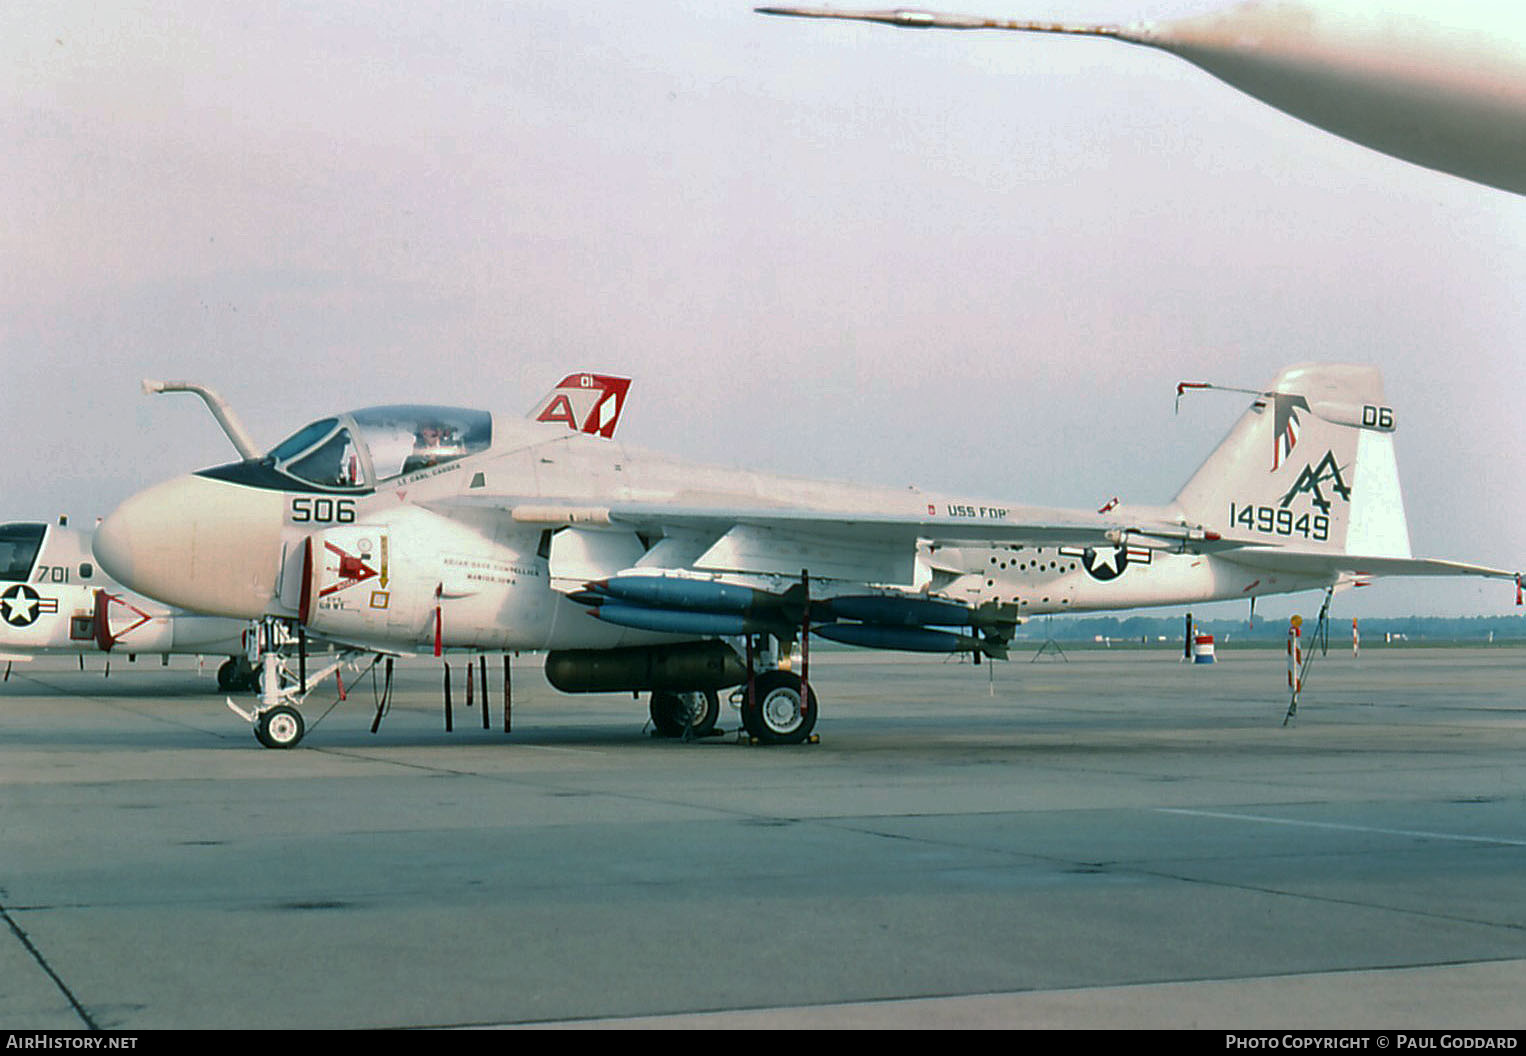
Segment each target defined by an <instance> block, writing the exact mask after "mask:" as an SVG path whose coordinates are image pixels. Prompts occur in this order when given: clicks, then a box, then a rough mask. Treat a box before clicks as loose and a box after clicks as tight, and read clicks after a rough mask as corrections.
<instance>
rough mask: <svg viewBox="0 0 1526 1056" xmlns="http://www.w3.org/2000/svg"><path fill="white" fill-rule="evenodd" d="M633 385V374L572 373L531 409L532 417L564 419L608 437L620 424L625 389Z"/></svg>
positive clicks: (571, 426)
mask: <svg viewBox="0 0 1526 1056" xmlns="http://www.w3.org/2000/svg"><path fill="white" fill-rule="evenodd" d="M630 387H631V379H630V378H617V377H613V376H611V375H608V374H568V375H567V376H566V377H565V378H563V379H562V380H561V381H559V382H557V385H556V388H554V389H552V390H551V391H550V392H548V393H546V395H545V396H544V397H542V399H541V400H540V402H539V403H537V404H536V405H535V406H534V407H532V408H531V409H530V414H529V417H530V418H531V419H532V420H534V421H537V422H561V423H562V424H563V425H565V426H567V428H569V429H571V430H573V431H574V432H578V433H588V434H590V435H593V436H602V437H604V438H605V439H606V440H607V439H609V438H610V437H613V436H614V435H615V427H616V426H617V425H619V424H620V412H621V411H622V410H623V409H624V408H625V393H626V391H627V390H628V389H629V388H630Z"/></svg>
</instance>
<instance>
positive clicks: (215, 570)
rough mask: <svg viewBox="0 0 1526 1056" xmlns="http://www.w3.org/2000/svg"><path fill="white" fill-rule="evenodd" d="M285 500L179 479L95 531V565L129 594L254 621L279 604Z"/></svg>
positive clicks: (130, 503) (126, 506)
mask: <svg viewBox="0 0 1526 1056" xmlns="http://www.w3.org/2000/svg"><path fill="white" fill-rule="evenodd" d="M284 499H285V497H284V496H283V495H282V493H281V492H279V491H268V490H264V489H259V488H250V487H244V486H241V485H237V484H230V483H227V482H226V481H221V480H212V479H209V478H207V477H200V476H186V477H177V478H176V479H174V480H170V481H166V482H165V483H163V484H159V485H157V486H155V487H152V488H149V489H148V490H147V491H144V492H140V493H138V494H137V495H134V496H133V497H132V498H130V499H128V500H127V501H126V502H124V503H123V504H122V505H121V506H120V507H118V509H117V510H116V512H115V513H113V514H112V515H111V516H110V517H107V518H106V520H105V521H103V522H102V523H101V526H100V527H99V528H97V529H96V533H95V542H94V549H95V559H96V561H97V562H98V563H99V564H100V566H101V568H102V569H104V570H105V572H106V574H107V575H109V576H111V577H112V578H113V579H115V580H116V581H117V582H119V583H121V584H122V585H123V586H125V587H127V588H128V589H129V590H135V591H137V592H138V593H140V594H146V595H148V596H149V597H151V598H156V599H158V600H159V601H163V602H166V603H168V604H170V605H179V606H181V607H182V608H187V609H194V610H196V611H197V612H203V613H208V614H211V615H215V616H233V617H238V618H241V619H253V618H254V617H256V616H260V615H262V614H263V613H265V612H266V610H267V609H268V608H270V607H271V606H272V603H273V602H274V600H275V595H276V589H277V578H278V576H279V574H280V567H281V521H282V515H283V510H284V506H285V501H284Z"/></svg>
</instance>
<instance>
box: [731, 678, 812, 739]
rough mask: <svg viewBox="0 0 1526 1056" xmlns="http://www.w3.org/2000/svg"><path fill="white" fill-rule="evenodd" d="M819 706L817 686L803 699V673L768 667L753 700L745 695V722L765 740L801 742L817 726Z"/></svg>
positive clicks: (755, 735)
mask: <svg viewBox="0 0 1526 1056" xmlns="http://www.w3.org/2000/svg"><path fill="white" fill-rule="evenodd" d="M743 692H744V693H745V692H746V691H745V689H744V690H743ZM816 710H817V709H816V692H815V690H812V691H811V692H810V693H809V694H808V695H807V696H806V697H805V699H804V701H803V702H802V700H801V693H800V676H799V675H797V674H795V673H794V672H793V671H765V672H764V673H763V674H761V675H759V676H758V677H757V679H756V681H755V683H754V685H753V701H752V704H751V705H750V706H749V705H748V703H747V701H746V699H745V697H744V698H743V701H742V725H743V726H745V727H747V732H748V733H749V734H751V735H752V736H753V737H755V738H757V739H758V740H759V741H761V742H762V743H764V744H800V743H802V742H803V741H805V740H806V739H807V738H808V737H810V735H811V731H812V730H813V729H815V728H816Z"/></svg>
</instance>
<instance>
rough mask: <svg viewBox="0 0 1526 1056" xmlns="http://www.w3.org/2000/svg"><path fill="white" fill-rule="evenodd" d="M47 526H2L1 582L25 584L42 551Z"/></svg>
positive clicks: (0, 541)
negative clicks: (8, 581)
mask: <svg viewBox="0 0 1526 1056" xmlns="http://www.w3.org/2000/svg"><path fill="white" fill-rule="evenodd" d="M47 530H48V526H47V525H45V524H0V580H10V581H13V582H19V583H25V582H26V581H27V580H28V579H30V578H31V575H32V566H33V565H34V564H36V563H37V554H38V553H39V552H40V551H41V550H42V537H43V535H44V534H45V533H46V532H47Z"/></svg>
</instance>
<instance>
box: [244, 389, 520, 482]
mask: <svg viewBox="0 0 1526 1056" xmlns="http://www.w3.org/2000/svg"><path fill="white" fill-rule="evenodd" d="M492 441H493V416H492V415H490V414H488V413H487V412H486V411H473V410H469V409H467V408H463V407H432V406H425V405H420V404H394V405H392V406H388V407H366V408H363V409H362V410H358V411H352V412H351V413H349V414H341V415H337V416H335V417H333V418H323V419H320V420H318V421H316V422H313V423H312V424H311V425H306V426H303V427H302V428H301V429H298V430H297V431H296V432H295V433H293V434H291V436H289V437H287V438H286V439H285V440H282V441H281V442H280V443H279V444H277V445H276V446H275V447H273V448H271V449H270V453H269V454H268V455H266V456H265V461H266V463H267V464H270V465H272V466H274V467H275V468H276V469H277V470H279V471H280V472H282V473H285V474H287V475H288V476H291V477H295V478H296V479H298V480H300V481H303V482H305V483H308V484H314V485H317V486H318V487H320V488H338V489H354V490H356V491H362V490H366V489H368V488H374V487H376V486H377V485H378V484H381V483H383V482H385V481H388V480H391V479H392V478H394V477H401V476H405V475H407V474H409V473H415V472H417V471H419V470H421V469H429V468H431V467H433V466H440V465H444V464H446V463H448V462H454V461H455V460H456V459H458V458H465V457H466V456H467V455H471V454H476V453H477V452H478V451H485V450H487V448H488V447H489V446H490V445H491V444H492Z"/></svg>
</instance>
